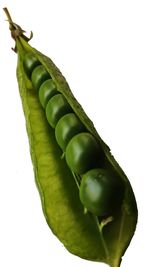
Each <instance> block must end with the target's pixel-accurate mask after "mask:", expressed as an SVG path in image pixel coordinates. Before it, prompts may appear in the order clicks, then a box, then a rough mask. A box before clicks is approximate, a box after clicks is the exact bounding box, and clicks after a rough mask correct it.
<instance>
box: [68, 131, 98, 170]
mask: <svg viewBox="0 0 150 267" xmlns="http://www.w3.org/2000/svg"><path fill="white" fill-rule="evenodd" d="M102 155H103V152H102V151H101V149H100V146H99V144H98V142H97V141H96V139H95V138H94V136H93V135H92V134H90V133H86V132H84V133H79V134H77V135H75V136H74V137H73V138H72V139H71V140H70V142H69V143H68V145H67V148H66V162H67V164H68V166H69V167H70V169H71V170H72V171H73V172H75V173H78V174H83V173H85V172H86V171H88V170H90V169H91V168H96V167H98V166H99V164H100V160H102Z"/></svg>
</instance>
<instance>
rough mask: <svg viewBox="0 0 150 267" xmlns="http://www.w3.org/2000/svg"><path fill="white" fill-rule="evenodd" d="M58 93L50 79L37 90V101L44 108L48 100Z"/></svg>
mask: <svg viewBox="0 0 150 267" xmlns="http://www.w3.org/2000/svg"><path fill="white" fill-rule="evenodd" d="M24 61H25V60H24ZM58 93H59V92H58V91H57V89H56V85H55V83H54V82H53V80H52V79H48V80H46V81H45V82H43V83H42V85H41V86H40V89H39V100H40V103H41V105H42V106H43V108H46V105H47V103H48V101H49V99H50V98H51V97H52V96H54V95H56V94H58Z"/></svg>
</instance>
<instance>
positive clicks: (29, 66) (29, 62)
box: [23, 53, 41, 79]
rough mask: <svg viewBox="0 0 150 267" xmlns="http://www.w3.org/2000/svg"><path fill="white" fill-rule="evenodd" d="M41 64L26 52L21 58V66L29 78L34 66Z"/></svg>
mask: <svg viewBox="0 0 150 267" xmlns="http://www.w3.org/2000/svg"><path fill="white" fill-rule="evenodd" d="M38 65H41V63H40V61H39V60H38V59H37V58H36V57H35V56H34V55H33V54H32V53H26V54H25V56H24V59H23V67H24V70H25V73H26V75H27V76H28V78H29V79H30V78H31V73H32V71H33V70H34V68H35V67H37V66H38Z"/></svg>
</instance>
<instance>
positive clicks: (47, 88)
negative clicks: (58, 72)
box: [39, 79, 59, 108]
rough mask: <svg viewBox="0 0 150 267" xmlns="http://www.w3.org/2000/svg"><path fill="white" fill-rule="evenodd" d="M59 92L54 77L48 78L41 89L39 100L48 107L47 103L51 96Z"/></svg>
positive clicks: (44, 106) (43, 105)
mask: <svg viewBox="0 0 150 267" xmlns="http://www.w3.org/2000/svg"><path fill="white" fill-rule="evenodd" d="M58 93H59V92H58V91H57V89H56V85H55V83H54V81H53V80H52V79H48V80H46V81H45V82H44V83H42V85H41V86H40V89H39V100H40V103H41V105H42V107H43V108H46V105H47V103H48V101H49V99H50V98H52V97H53V96H54V95H56V94H58Z"/></svg>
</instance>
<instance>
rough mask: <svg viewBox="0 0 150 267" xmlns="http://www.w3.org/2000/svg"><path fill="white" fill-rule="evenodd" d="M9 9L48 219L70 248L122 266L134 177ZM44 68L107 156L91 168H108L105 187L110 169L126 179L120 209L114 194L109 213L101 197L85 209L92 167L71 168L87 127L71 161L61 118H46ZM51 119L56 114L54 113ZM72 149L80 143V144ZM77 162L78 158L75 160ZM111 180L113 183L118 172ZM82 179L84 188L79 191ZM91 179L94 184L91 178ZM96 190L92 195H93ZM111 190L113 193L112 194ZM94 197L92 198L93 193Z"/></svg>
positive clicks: (131, 223)
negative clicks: (59, 135)
mask: <svg viewBox="0 0 150 267" xmlns="http://www.w3.org/2000/svg"><path fill="white" fill-rule="evenodd" d="M4 10H5V12H6V14H7V16H8V20H9V24H10V30H11V34H12V37H13V38H14V39H15V44H16V47H15V51H17V54H18V64H17V79H18V84H19V91H20V96H21V100H22V105H23V110H24V114H25V118H26V126H27V132H28V136H29V143H30V152H31V157H32V162H33V166H34V172H35V181H36V184H37V187H38V190H39V193H40V197H41V202H42V207H43V212H44V215H45V218H46V221H47V223H48V225H49V227H50V228H51V230H52V231H53V233H54V234H55V235H56V236H57V237H58V238H59V240H60V241H61V242H62V243H63V244H64V246H65V247H66V248H67V249H68V250H69V251H70V252H71V253H73V254H75V255H77V256H79V257H82V258H84V259H87V260H93V261H99V262H104V263H106V264H108V265H109V266H111V267H119V266H120V263H121V258H122V256H123V254H124V252H125V250H126V249H127V247H128V245H129V243H130V241H131V239H132V236H133V234H134V231H135V228H136V223H137V205H136V200H135V197H134V193H133V190H132V188H131V185H130V182H129V180H128V178H127V177H126V175H125V173H124V172H123V171H122V169H121V168H120V166H119V165H118V163H117V162H116V160H115V159H114V157H113V156H112V155H111V152H110V149H109V147H108V146H107V145H106V144H105V143H104V142H103V140H102V139H101V138H100V136H99V134H98V133H97V131H96V129H95V128H94V125H93V123H92V122H91V120H90V119H89V118H88V117H87V115H86V113H85V112H84V110H83V109H82V107H81V106H80V104H79V103H78V102H77V100H76V99H75V97H74V96H73V94H72V92H71V90H70V88H69V85H68V83H67V82H66V80H65V78H64V77H63V75H62V74H61V72H60V71H59V69H58V68H57V67H56V66H55V64H54V63H53V62H52V60H51V59H50V58H48V57H47V56H45V55H43V54H42V53H40V52H39V51H38V50H36V49H35V48H33V47H31V46H30V45H29V44H28V41H29V38H27V37H26V36H25V35H24V32H23V30H22V29H21V27H20V26H18V25H17V24H15V23H13V21H12V20H11V17H10V15H9V13H8V10H7V9H6V8H5V9H4ZM27 53H28V54H29V53H30V54H31V55H32V56H33V57H34V59H36V60H37V61H36V60H34V64H33V65H32V64H29V65H32V73H31V72H28V71H26V68H27V69H28V66H27V65H25V64H24V58H25V55H26V54H27ZM39 69H42V71H43V73H45V74H44V75H45V78H44V79H52V81H53V83H54V84H55V86H56V89H57V90H58V94H57V92H55V93H54V95H53V96H52V98H51V99H50V100H49V101H52V99H54V98H55V99H56V98H58V96H59V95H61V96H62V97H63V99H65V101H66V102H67V107H68V105H69V108H67V111H66V109H65V113H64V115H65V114H66V112H68V113H70V112H71V113H74V114H75V116H76V117H77V118H78V119H79V120H80V122H81V123H82V124H83V129H84V132H85V131H86V136H87V137H88V138H89V139H90V140H91V144H92V145H91V147H92V148H93V146H95V147H96V159H97V157H98V156H97V155H98V153H100V155H101V157H102V160H101V161H100V162H101V163H100V164H101V165H102V166H99V165H98V166H97V162H98V164H99V157H98V160H97V162H96V165H94V164H95V162H92V166H93V167H91V168H96V169H95V171H94V175H95V174H96V175H97V173H99V172H100V169H97V168H98V167H100V168H102V169H104V170H106V171H102V173H103V174H104V177H105V181H106V183H105V184H104V187H105V186H106V184H107V183H108V181H109V175H110V174H112V175H113V176H112V177H117V178H115V183H118V181H119V183H120V184H121V188H122V185H123V194H122V196H123V199H122V200H121V202H120V203H121V204H120V206H119V207H118V208H116V209H115V205H117V204H116V202H117V201H118V198H115V205H113V211H111V212H110V213H108V214H107V212H106V211H108V212H109V209H108V208H107V207H106V208H104V210H105V212H106V214H99V210H100V209H99V201H100V198H99V197H98V202H97V203H96V204H97V206H96V212H94V210H95V209H94V208H93V206H92V207H91V203H88V205H87V207H86V205H85V209H84V207H83V205H82V203H81V201H80V198H81V200H82V202H83V203H84V201H85V199H86V198H87V197H89V193H87V195H86V198H85V197H84V196H83V192H84V191H86V190H85V187H84V185H82V183H83V181H84V180H86V182H88V180H90V178H89V173H90V172H87V174H83V180H82V171H83V172H86V171H88V169H87V166H86V168H85V169H84V170H81V171H80V168H79V173H78V169H77V171H74V170H72V158H71V157H70V153H73V152H72V151H74V150H72V145H71V144H72V143H73V144H75V143H74V142H75V141H73V140H76V139H78V138H77V137H78V136H82V135H83V133H78V134H77V135H76V136H75V137H72V139H71V140H70V141H69V143H68V145H67V148H66V153H68V158H67V159H68V160H67V161H68V162H69V164H68V165H67V163H66V160H65V157H62V152H64V151H62V150H61V148H60V146H59V145H58V143H57V140H56V138H55V130H54V129H53V128H55V124H56V123H57V122H56V123H54V124H53V125H52V126H53V128H52V127H51V126H50V124H49V122H48V120H47V119H46V114H45V110H44V109H43V107H44V108H45V106H46V105H50V104H49V102H48V99H47V98H46V102H43V101H45V100H43V98H42V105H41V103H40V101H41V100H39V94H38V90H39V87H40V86H42V84H43V82H45V80H43V78H42V77H41V76H40V74H39V77H40V78H39V79H38V78H37V75H35V72H39ZM37 70H38V71H37ZM34 87H35V88H34ZM40 99H41V98H40ZM52 102H53V101H52ZM43 103H44V104H43ZM47 103H48V104H47ZM50 114H51V113H50ZM48 115H49V114H48ZM48 119H50V120H51V118H49V117H48ZM59 119H60V117H59ZM85 129H86V130H85ZM88 144H89V143H88ZM63 147H66V143H65V146H63ZM73 149H75V145H74V147H73ZM67 151H69V152H67ZM70 151H71V152H70ZM92 151H93V150H92ZM64 153H65V152H64ZM92 153H94V152H92ZM101 157H100V159H101ZM88 159H89V158H88ZM73 164H75V163H74V162H73ZM110 180H111V183H113V182H112V181H113V178H111V179H110ZM96 181H97V178H96ZM80 182H81V192H80V197H79V186H80ZM90 184H93V182H91V180H90ZM99 185H100V184H99ZM94 186H95V183H94ZM104 187H103V188H104ZM116 188H117V190H118V185H117V187H115V190H116ZM119 188H120V187H119ZM121 190H122V189H121ZM110 191H111V189H110V188H109V190H107V192H108V195H109V192H110ZM86 192H87V191H86ZM91 192H92V191H90V197H91V196H92V195H91ZM116 192H117V193H120V192H118V191H116ZM112 196H113V194H111V197H112ZM91 199H93V196H92V197H91ZM111 200H112V199H111ZM88 201H89V198H88ZM119 201H120V200H119ZM88 207H89V210H90V207H91V210H90V211H87V209H86V208H88ZM92 211H93V212H92Z"/></svg>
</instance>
